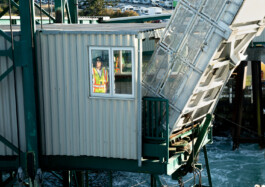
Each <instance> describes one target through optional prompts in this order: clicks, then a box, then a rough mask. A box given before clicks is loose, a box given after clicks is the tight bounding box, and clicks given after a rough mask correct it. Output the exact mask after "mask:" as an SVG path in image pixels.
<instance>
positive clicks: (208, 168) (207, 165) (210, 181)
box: [203, 145, 213, 187]
mask: <svg viewBox="0 0 265 187" xmlns="http://www.w3.org/2000/svg"><path fill="white" fill-rule="evenodd" d="M203 153H204V159H205V164H206V169H207V175H208V182H209V186H210V187H212V186H213V185H212V177H211V171H210V166H209V162H208V155H207V149H206V145H205V146H204V147H203Z"/></svg>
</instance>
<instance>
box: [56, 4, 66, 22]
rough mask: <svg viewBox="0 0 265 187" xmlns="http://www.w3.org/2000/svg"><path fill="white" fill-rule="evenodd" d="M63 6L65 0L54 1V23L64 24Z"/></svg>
mask: <svg viewBox="0 0 265 187" xmlns="http://www.w3.org/2000/svg"><path fill="white" fill-rule="evenodd" d="M64 4H65V0H55V1H54V10H55V20H56V23H64V21H65V19H64V7H65V6H64Z"/></svg>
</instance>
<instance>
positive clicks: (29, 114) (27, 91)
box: [19, 0, 38, 171]
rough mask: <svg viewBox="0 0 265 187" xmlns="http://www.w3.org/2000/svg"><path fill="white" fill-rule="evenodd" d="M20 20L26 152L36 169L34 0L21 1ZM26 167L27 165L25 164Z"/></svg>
mask: <svg viewBox="0 0 265 187" xmlns="http://www.w3.org/2000/svg"><path fill="white" fill-rule="evenodd" d="M19 5H20V6H19V8H20V22H21V32H20V33H21V37H20V42H21V49H20V50H21V54H23V55H21V59H20V61H21V64H25V65H24V66H23V69H22V73H23V95H24V113H25V126H26V127H25V129H26V132H25V134H26V152H27V158H28V155H33V158H31V159H30V160H28V162H29V161H32V162H33V163H28V162H27V165H29V164H32V165H33V166H34V170H35V171H36V168H38V138H37V123H36V104H35V90H34V73H33V69H34V67H33V66H34V53H33V51H34V35H35V32H36V28H35V21H34V20H35V12H34V2H33V0H29V1H20V4H19ZM23 168H26V165H23Z"/></svg>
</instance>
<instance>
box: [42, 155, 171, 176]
mask: <svg viewBox="0 0 265 187" xmlns="http://www.w3.org/2000/svg"><path fill="white" fill-rule="evenodd" d="M40 164H41V168H42V169H43V170H54V171H55V170H90V169H91V170H93V169H95V170H113V171H128V172H137V173H153V174H158V175H161V174H166V169H167V164H166V163H160V162H159V161H150V160H142V167H138V160H127V159H115V158H102V157H89V156H79V157H75V156H41V157H40Z"/></svg>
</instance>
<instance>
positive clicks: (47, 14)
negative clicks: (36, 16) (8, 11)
mask: <svg viewBox="0 0 265 187" xmlns="http://www.w3.org/2000/svg"><path fill="white" fill-rule="evenodd" d="M34 6H35V7H37V8H38V9H39V10H41V11H42V12H43V14H45V15H46V16H48V17H49V18H50V19H51V20H52V21H53V22H55V18H54V17H52V16H51V15H50V14H49V13H48V12H47V11H46V10H44V9H43V8H40V5H38V4H37V3H34Z"/></svg>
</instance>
